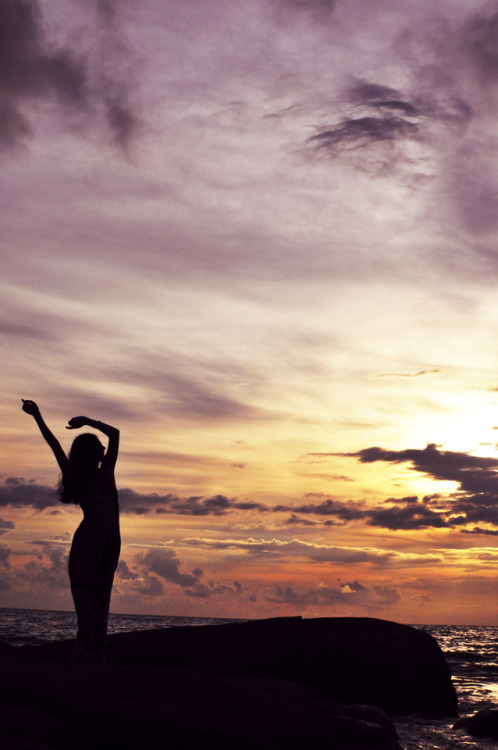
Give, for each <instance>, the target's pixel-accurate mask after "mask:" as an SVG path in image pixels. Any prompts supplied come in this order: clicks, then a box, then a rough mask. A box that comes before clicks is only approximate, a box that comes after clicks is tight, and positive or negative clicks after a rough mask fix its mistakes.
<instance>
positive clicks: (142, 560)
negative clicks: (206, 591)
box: [135, 549, 202, 588]
mask: <svg viewBox="0 0 498 750" xmlns="http://www.w3.org/2000/svg"><path fill="white" fill-rule="evenodd" d="M135 559H136V561H137V563H138V564H139V565H141V566H143V567H144V568H146V569H147V570H148V571H150V572H152V573H155V574H156V575H158V576H160V577H161V578H164V580H165V581H168V582H169V583H173V584H175V586H180V587H181V588H189V587H191V586H194V585H195V584H196V583H199V578H200V576H201V575H202V571H199V570H197V572H198V575H193V574H190V573H180V565H181V562H180V560H179V559H178V558H177V556H176V552H175V551H174V550H172V549H151V550H149V551H148V552H146V553H143V552H139V553H138V555H137V556H136V558H135Z"/></svg>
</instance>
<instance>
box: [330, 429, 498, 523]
mask: <svg viewBox="0 0 498 750" xmlns="http://www.w3.org/2000/svg"><path fill="white" fill-rule="evenodd" d="M342 455H348V456H351V457H354V458H357V459H358V460H359V461H360V462H361V463H375V462H377V461H381V462H386V463H393V464H401V463H407V464H410V465H411V468H412V470H413V471H417V472H420V473H422V474H424V475H425V476H427V477H430V478H431V479H434V480H439V481H453V482H456V484H457V491H456V492H454V493H452V494H449V495H447V496H441V495H433V496H427V497H425V498H423V500H422V502H414V499H413V498H403V499H402V500H401V501H399V500H398V501H394V500H393V499H391V500H390V501H387V502H391V503H394V504H398V503H400V502H401V503H402V504H404V506H405V507H403V508H396V507H393V508H390V509H384V510H383V509H381V508H377V509H374V510H372V511H367V512H366V515H368V516H369V520H368V523H369V524H370V525H373V526H385V527H386V528H392V529H396V528H411V529H414V528H428V527H430V526H432V527H435V528H442V527H445V526H448V527H449V526H463V525H465V524H468V523H479V522H480V523H483V522H484V523H490V524H493V525H496V526H498V473H497V469H498V459H496V458H492V457H486V456H474V455H471V454H468V453H461V452H456V451H442V450H440V449H439V448H438V447H437V446H436V445H435V444H434V443H429V444H428V445H427V446H426V447H425V448H423V449H406V450H401V451H389V450H385V449H384V448H379V447H372V448H365V449H363V450H361V451H358V452H356V453H349V454H342Z"/></svg>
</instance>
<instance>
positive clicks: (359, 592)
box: [266, 581, 401, 609]
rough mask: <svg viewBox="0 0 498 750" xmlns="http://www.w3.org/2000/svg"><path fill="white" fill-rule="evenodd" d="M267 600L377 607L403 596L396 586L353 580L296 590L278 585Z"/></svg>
mask: <svg viewBox="0 0 498 750" xmlns="http://www.w3.org/2000/svg"><path fill="white" fill-rule="evenodd" d="M266 601H269V602H272V603H274V604H291V605H294V606H298V607H308V606H316V605H346V606H355V607H356V606H360V607H368V608H369V609H372V608H373V609H376V608H381V607H385V606H393V605H395V604H397V603H398V602H399V601H401V596H400V594H399V592H398V591H397V590H396V589H394V588H389V587H387V586H384V587H380V586H374V587H373V588H372V589H368V588H367V587H366V586H363V585H362V584H361V583H359V582H358V581H352V582H349V583H342V584H340V585H339V587H338V588H334V587H332V586H314V587H310V588H308V589H299V590H296V589H294V588H293V587H292V586H286V587H283V586H277V587H276V589H275V592H274V594H273V595H271V596H268V597H266Z"/></svg>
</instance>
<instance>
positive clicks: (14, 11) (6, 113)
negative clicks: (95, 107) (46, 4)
mask: <svg viewBox="0 0 498 750" xmlns="http://www.w3.org/2000/svg"><path fill="white" fill-rule="evenodd" d="M0 91H1V93H2V101H1V105H0V107H1V110H0V115H1V117H0V147H3V148H5V147H10V146H14V145H16V144H17V143H18V142H20V141H21V140H23V139H24V138H25V137H26V136H29V135H31V133H32V127H31V121H30V117H29V115H28V114H26V113H25V111H24V105H25V104H26V102H29V101H31V100H36V99H41V98H47V97H49V98H50V97H52V98H53V97H55V98H56V99H57V100H58V101H59V102H60V103H62V104H63V105H65V106H71V107H77V108H81V107H82V106H83V105H84V104H85V102H86V98H87V92H86V76H85V68H84V65H83V64H82V63H81V62H80V61H77V60H76V59H75V57H74V56H73V55H72V53H71V52H70V51H69V50H67V49H62V50H58V51H55V50H52V49H51V48H50V46H49V45H48V43H47V42H46V40H45V38H44V33H43V29H42V18H41V13H40V8H39V5H38V3H37V2H36V1H35V0H2V2H1V3H0Z"/></svg>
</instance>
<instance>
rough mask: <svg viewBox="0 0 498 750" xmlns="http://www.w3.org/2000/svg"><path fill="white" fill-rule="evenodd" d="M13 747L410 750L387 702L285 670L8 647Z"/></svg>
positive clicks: (2, 718) (9, 749) (4, 712)
mask: <svg viewBox="0 0 498 750" xmlns="http://www.w3.org/2000/svg"><path fill="white" fill-rule="evenodd" d="M0 669H1V671H2V681H1V683H0V747H2V749H5V750H28V749H29V750H35V749H36V750H137V748H139V750H158V748H171V749H172V750H199V749H200V748H211V747H213V748H216V750H256V749H257V750H302V749H303V748H313V750H402V749H401V747H400V745H399V742H398V740H397V736H396V731H395V729H394V727H393V725H392V723H391V722H390V720H389V719H388V717H387V716H386V715H385V714H383V712H382V711H380V710H379V709H375V708H372V707H368V706H350V707H348V706H343V705H340V704H338V703H336V702H334V701H333V700H331V699H330V698H328V697H326V696H323V695H321V694H319V693H318V692H317V691H316V690H313V689H311V688H308V687H305V686H303V685H298V684H296V683H292V682H286V681H283V680H276V679H268V678H256V677H234V676H220V675H213V674H202V673H199V672H192V671H187V670H178V669H168V668H165V667H150V666H115V667H112V668H108V667H103V666H100V665H88V664H75V663H71V662H49V661H46V660H45V661H42V660H38V659H32V658H31V659H20V658H18V657H14V656H0Z"/></svg>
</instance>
